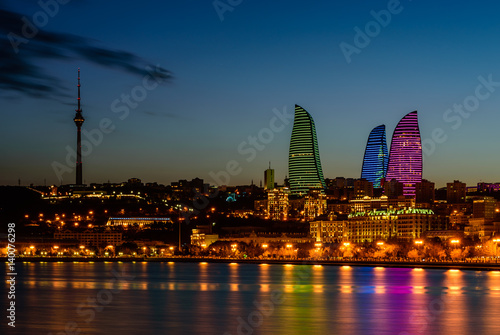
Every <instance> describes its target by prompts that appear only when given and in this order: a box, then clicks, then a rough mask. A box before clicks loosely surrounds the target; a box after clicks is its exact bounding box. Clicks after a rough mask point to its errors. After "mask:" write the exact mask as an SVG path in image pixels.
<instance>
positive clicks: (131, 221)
mask: <svg viewBox="0 0 500 335" xmlns="http://www.w3.org/2000/svg"><path fill="white" fill-rule="evenodd" d="M153 223H163V224H167V223H172V222H171V220H170V218H169V217H134V218H122V217H110V218H109V219H108V222H106V226H124V227H127V226H130V227H133V226H138V227H143V226H149V225H151V224H153Z"/></svg>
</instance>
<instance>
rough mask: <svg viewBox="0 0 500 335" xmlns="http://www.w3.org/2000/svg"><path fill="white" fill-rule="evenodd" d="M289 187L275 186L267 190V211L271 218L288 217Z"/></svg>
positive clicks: (283, 218) (281, 218)
mask: <svg viewBox="0 0 500 335" xmlns="http://www.w3.org/2000/svg"><path fill="white" fill-rule="evenodd" d="M289 193H290V191H289V190H288V189H287V188H275V189H272V190H269V191H268V192H267V213H268V216H269V219H271V220H286V219H287V218H288V209H289V206H290V204H289V201H288V194H289Z"/></svg>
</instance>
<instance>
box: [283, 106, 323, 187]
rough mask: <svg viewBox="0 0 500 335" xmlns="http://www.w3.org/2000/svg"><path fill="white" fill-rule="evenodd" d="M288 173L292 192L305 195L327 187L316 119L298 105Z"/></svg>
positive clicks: (291, 140)
mask: <svg viewBox="0 0 500 335" xmlns="http://www.w3.org/2000/svg"><path fill="white" fill-rule="evenodd" d="M288 175H289V182H290V191H291V193H292V194H295V195H305V194H307V192H308V191H309V190H310V189H324V188H325V180H324V178H323V170H322V169H321V161H320V159H319V150H318V140H317V138H316V127H315V126H314V120H313V118H312V117H311V115H309V113H308V112H307V111H306V110H305V109H304V108H302V107H300V106H298V105H295V118H294V120H293V129H292V136H291V139H290V151H289V153H288Z"/></svg>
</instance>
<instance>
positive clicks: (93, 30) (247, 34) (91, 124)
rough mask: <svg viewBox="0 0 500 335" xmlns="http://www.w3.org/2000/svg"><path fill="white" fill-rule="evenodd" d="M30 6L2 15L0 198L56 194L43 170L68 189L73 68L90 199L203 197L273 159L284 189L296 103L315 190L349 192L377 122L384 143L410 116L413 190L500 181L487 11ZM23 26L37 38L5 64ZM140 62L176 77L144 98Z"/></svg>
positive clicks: (495, 57) (465, 6)
mask: <svg viewBox="0 0 500 335" xmlns="http://www.w3.org/2000/svg"><path fill="white" fill-rule="evenodd" d="M60 1H61V2H65V1H63V0H60ZM66 1H67V0H66ZM47 2H48V3H52V4H53V3H56V2H55V0H54V1H52V2H51V1H50V0H47ZM26 3H27V2H23V3H22V5H19V2H17V1H5V0H4V1H0V6H1V9H3V10H5V11H4V12H3V15H4V16H5V15H10V14H9V13H12V12H15V13H18V16H12V17H11V18H12V20H7V21H9V26H6V24H5V23H2V25H3V27H2V29H0V32H1V34H2V35H3V36H1V38H2V39H3V42H4V43H3V45H4V46H5V45H8V46H9V47H8V48H4V47H3V52H1V53H0V56H1V57H2V58H4V59H2V62H1V63H3V68H2V66H0V70H2V71H1V72H3V74H2V75H0V78H1V79H2V81H3V82H2V83H0V110H1V113H2V122H0V138H1V141H2V144H3V145H2V146H1V148H0V157H1V163H0V185H17V180H18V178H20V179H21V182H22V184H24V185H26V184H29V183H34V184H43V183H44V179H46V182H47V184H60V183H61V181H60V180H59V179H58V175H57V173H56V172H55V170H54V168H53V166H54V165H55V166H57V167H58V169H59V176H60V177H62V183H63V184H69V183H74V180H75V171H74V169H73V168H71V167H68V166H67V164H66V156H67V154H68V151H67V146H69V147H71V148H75V146H76V126H75V125H74V123H73V117H74V114H75V112H74V110H75V108H76V92H77V87H76V77H77V68H78V67H80V68H81V71H82V73H81V84H82V88H81V90H82V109H83V115H84V117H85V118H86V121H85V123H84V125H83V129H84V130H86V131H87V132H90V133H91V134H93V135H94V137H93V141H94V143H95V144H91V148H90V149H89V150H88V152H87V153H86V154H85V149H88V148H84V157H83V176H84V181H85V182H86V183H91V182H98V183H100V182H107V181H108V180H109V181H111V182H121V181H125V180H127V179H128V178H131V177H137V178H141V179H142V180H143V181H144V182H151V181H158V182H160V183H165V184H167V183H170V182H171V181H175V180H178V179H191V178H194V177H200V178H203V179H205V180H206V181H207V182H209V183H211V184H215V181H214V179H213V178H212V177H211V176H210V174H211V172H212V175H213V174H218V175H219V176H222V175H223V174H225V173H219V172H220V171H228V168H229V170H230V172H233V174H234V175H230V178H229V184H231V185H236V184H245V183H250V181H251V180H252V179H253V180H254V182H255V183H257V184H258V183H259V182H260V180H261V179H263V171H264V170H265V169H266V168H267V166H268V164H269V163H268V162H269V161H271V165H272V167H273V168H274V169H275V170H276V179H277V181H278V182H280V183H281V182H282V180H283V178H284V177H285V175H286V174H287V162H288V145H289V140H290V134H291V130H292V122H293V119H292V118H290V117H289V116H287V115H292V113H293V107H294V104H299V105H301V106H302V107H303V108H305V109H306V110H307V111H308V112H309V113H310V114H311V115H312V116H313V118H314V121H315V123H316V131H317V135H318V141H319V150H320V156H321V162H322V167H323V171H324V175H325V177H326V178H335V177H337V176H344V177H354V178H359V176H360V173H361V163H362V159H363V154H364V149H365V144H366V140H367V137H368V134H369V132H370V131H371V130H372V129H373V128H374V127H376V126H378V125H380V124H385V125H386V127H387V137H388V142H389V143H390V138H391V136H392V132H393V131H394V127H395V126H396V124H397V122H398V121H399V120H400V119H401V118H402V117H403V116H404V115H405V114H407V113H409V112H411V111H413V110H418V112H419V124H420V131H421V135H422V139H423V140H424V148H425V149H424V178H426V179H429V180H431V181H434V182H435V183H436V186H438V187H440V186H444V185H445V183H446V182H449V181H453V180H454V179H460V180H462V181H464V182H466V183H467V184H470V185H473V184H475V183H477V182H478V181H481V180H482V181H485V182H499V181H500V176H499V172H498V171H499V165H500V155H499V151H500V149H499V144H500V132H499V131H498V127H499V124H500V113H499V106H500V67H499V64H500V61H499V55H500V23H499V20H498V13H499V12H500V4H498V2H495V1H482V2H481V3H480V5H478V4H475V3H472V2H470V1H439V2H436V1H423V0H422V1H410V0H402V1H401V2H399V4H398V2H397V1H370V2H367V1H330V2H321V3H316V2H314V3H311V2H308V1H290V0H287V1H285V0H282V1H245V0H243V1H239V0H220V1H215V2H214V1H212V0H210V1H200V0H198V1H194V0H189V1H188V0H186V1H164V2H159V1H152V0H143V1H140V2H137V1H127V0H124V1H120V2H111V1H97V0H87V1H84V2H77V1H70V2H68V3H67V4H64V5H62V4H59V5H58V6H59V8H57V10H56V9H54V6H53V5H52V7H49V11H52V12H51V14H52V15H47V14H40V11H43V9H42V8H41V7H40V6H39V5H38V4H37V2H35V1H33V2H29V3H30V4H26ZM214 3H215V4H216V5H217V9H216V8H215V6H214ZM372 11H373V12H372ZM381 11H383V12H381ZM6 13H7V14H6ZM376 13H379V14H376ZM387 13H389V14H390V18H389V17H388V15H387ZM23 16H25V17H26V18H27V19H28V20H29V21H31V22H33V19H34V18H35V20H38V21H37V22H39V23H41V24H45V25H44V26H43V28H42V27H40V28H41V29H40V31H39V33H38V34H35V36H32V37H30V38H27V39H24V40H23V42H22V43H21V42H19V44H18V50H17V51H18V53H15V52H14V48H13V47H12V45H11V43H10V40H9V32H11V31H12V29H13V27H14V28H15V27H18V29H17V31H19V34H21V32H22V28H23V24H24V23H23V21H21V20H20V19H19V17H23ZM52 16H53V17H52ZM375 16H378V19H379V21H381V23H376V22H377V21H376V19H375ZM44 18H46V21H45V22H44V21H43V19H44ZM7 21H6V20H3V21H2V22H7ZM360 32H361V33H360ZM10 36H11V37H12V35H10ZM18 36H19V35H18ZM54 36H56V37H58V38H56V39H54V38H53V37H54ZM5 43H8V44H5ZM16 57H19V58H16ZM7 59H9V60H12V59H14V60H15V62H14V63H13V64H17V65H18V66H19V68H17V67H16V66H10V65H9V66H8V67H7V66H6V65H5V64H10V63H7V62H6V60H7ZM148 64H149V65H150V66H151V65H152V66H153V68H156V66H157V65H158V69H160V70H159V71H160V72H162V73H163V74H166V75H165V76H164V77H169V75H170V73H168V72H165V70H166V71H170V72H171V74H172V78H170V79H168V80H164V79H162V78H158V77H156V78H157V79H158V80H159V81H163V82H162V83H161V84H160V85H157V81H156V79H154V78H153V77H152V76H151V75H150V74H148V72H151V71H154V69H153V68H150V69H152V70H146V66H148ZM9 71H10V72H9ZM7 74H9V75H7ZM47 83H50V85H49V86H52V87H54V89H53V90H50V89H47V87H46V86H47ZM127 96H128V97H129V98H128V100H127ZM461 105H465V106H464V107H461ZM277 115H278V116H279V117H278V116H277ZM105 123H108V127H107V128H106V129H104V130H105V131H106V133H104V132H102V131H101V130H99V127H100V125H102V124H105ZM109 124H110V125H109ZM110 129H112V131H110ZM271 129H272V130H271ZM433 133H434V140H432V136H433ZM259 136H260V137H259ZM249 137H250V139H249ZM252 138H254V140H252ZM255 138H256V140H255ZM83 139H84V140H86V136H85V135H84V136H83ZM252 141H253V142H252ZM251 142H252V143H253V144H252V143H251ZM89 143H90V142H89ZM54 162H58V163H55V164H54ZM228 162H229V165H230V166H229V167H228V166H227V164H228ZM235 162H237V164H238V165H237V166H236V167H235V166H234V165H235V164H236V163H235ZM226 176H227V175H226Z"/></svg>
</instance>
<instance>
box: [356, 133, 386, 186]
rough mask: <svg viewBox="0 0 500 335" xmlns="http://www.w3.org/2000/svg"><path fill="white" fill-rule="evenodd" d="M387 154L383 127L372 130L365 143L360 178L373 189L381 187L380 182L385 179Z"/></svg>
mask: <svg viewBox="0 0 500 335" xmlns="http://www.w3.org/2000/svg"><path fill="white" fill-rule="evenodd" d="M388 163H389V153H388V151H387V141H386V136H385V125H380V126H378V127H375V128H373V130H372V131H371V132H370V135H369V136H368V141H367V143H366V149H365V156H364V158H363V167H362V168H361V178H363V179H366V180H368V181H369V182H371V183H373V187H375V188H379V187H381V184H380V181H381V180H382V178H385V175H386V173H387V165H388Z"/></svg>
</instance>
